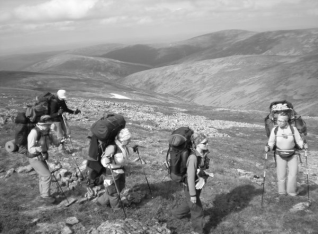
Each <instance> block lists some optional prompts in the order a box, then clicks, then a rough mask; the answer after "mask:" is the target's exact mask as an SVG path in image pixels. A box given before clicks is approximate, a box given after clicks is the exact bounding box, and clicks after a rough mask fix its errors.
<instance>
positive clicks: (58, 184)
mask: <svg viewBox="0 0 318 234" xmlns="http://www.w3.org/2000/svg"><path fill="white" fill-rule="evenodd" d="M41 154H42V153H41ZM45 162H46V163H47V161H46V160H45ZM50 173H51V175H52V176H53V178H54V180H55V181H56V183H57V190H58V191H59V190H61V192H62V194H63V196H64V197H65V198H66V201H67V203H70V202H69V201H68V199H67V196H66V195H65V193H64V191H63V189H62V187H61V185H60V183H59V181H58V180H57V179H56V177H55V175H54V172H50Z"/></svg>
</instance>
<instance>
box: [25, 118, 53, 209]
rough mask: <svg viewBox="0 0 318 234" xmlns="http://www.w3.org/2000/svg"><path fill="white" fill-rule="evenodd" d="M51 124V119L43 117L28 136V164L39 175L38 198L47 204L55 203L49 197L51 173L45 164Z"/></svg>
mask: <svg viewBox="0 0 318 234" xmlns="http://www.w3.org/2000/svg"><path fill="white" fill-rule="evenodd" d="M51 124H52V121H51V117H50V116H49V115H43V116H41V117H40V120H39V122H38V123H37V124H36V126H35V128H33V129H32V130H31V131H30V133H29V135H28V157H29V162H30V165H31V166H32V167H33V169H34V170H35V171H36V172H37V173H38V175H39V189H40V198H41V200H42V201H44V202H47V203H54V202H55V199H54V198H53V197H51V195H50V185H51V173H50V171H49V167H48V165H47V163H46V160H47V159H48V157H49V155H48V149H49V145H50V136H49V131H50V126H51Z"/></svg>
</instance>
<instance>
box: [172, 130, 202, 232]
mask: <svg viewBox="0 0 318 234" xmlns="http://www.w3.org/2000/svg"><path fill="white" fill-rule="evenodd" d="M193 144H194V145H193V147H194V148H193V149H192V152H191V154H190V156H189V157H188V160H187V162H186V165H187V172H186V179H185V184H186V189H185V190H184V193H185V197H186V199H184V200H183V201H182V203H181V204H180V205H179V206H177V207H176V208H175V209H174V210H173V211H172V215H173V216H174V217H176V218H178V219H181V218H183V217H186V216H188V215H189V214H190V215H191V222H192V228H193V230H194V232H195V233H199V234H202V233H204V229H203V226H204V212H203V207H202V203H201V200H200V194H201V191H202V188H203V186H204V185H205V182H206V179H207V177H208V176H207V175H206V174H205V173H204V170H205V169H207V167H208V163H207V161H208V160H206V159H207V155H206V154H207V153H208V139H207V137H206V136H205V135H204V134H202V133H199V134H196V135H195V136H194V137H193Z"/></svg>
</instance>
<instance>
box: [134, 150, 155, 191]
mask: <svg viewBox="0 0 318 234" xmlns="http://www.w3.org/2000/svg"><path fill="white" fill-rule="evenodd" d="M133 150H134V152H136V153H137V154H138V157H139V160H140V162H141V163H142V160H141V158H140V155H139V149H138V145H135V146H134V147H133ZM142 171H143V173H144V176H145V179H146V182H147V185H148V189H149V192H150V195H151V196H152V192H151V188H150V185H149V182H148V179H147V176H146V172H145V168H142Z"/></svg>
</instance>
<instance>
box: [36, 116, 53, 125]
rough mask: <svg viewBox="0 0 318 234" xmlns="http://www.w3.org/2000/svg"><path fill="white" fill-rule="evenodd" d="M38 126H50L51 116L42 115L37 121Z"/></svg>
mask: <svg viewBox="0 0 318 234" xmlns="http://www.w3.org/2000/svg"><path fill="white" fill-rule="evenodd" d="M38 124H39V125H47V124H48V125H51V124H52V119H51V116H49V115H42V116H41V117H40V120H39V121H38Z"/></svg>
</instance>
